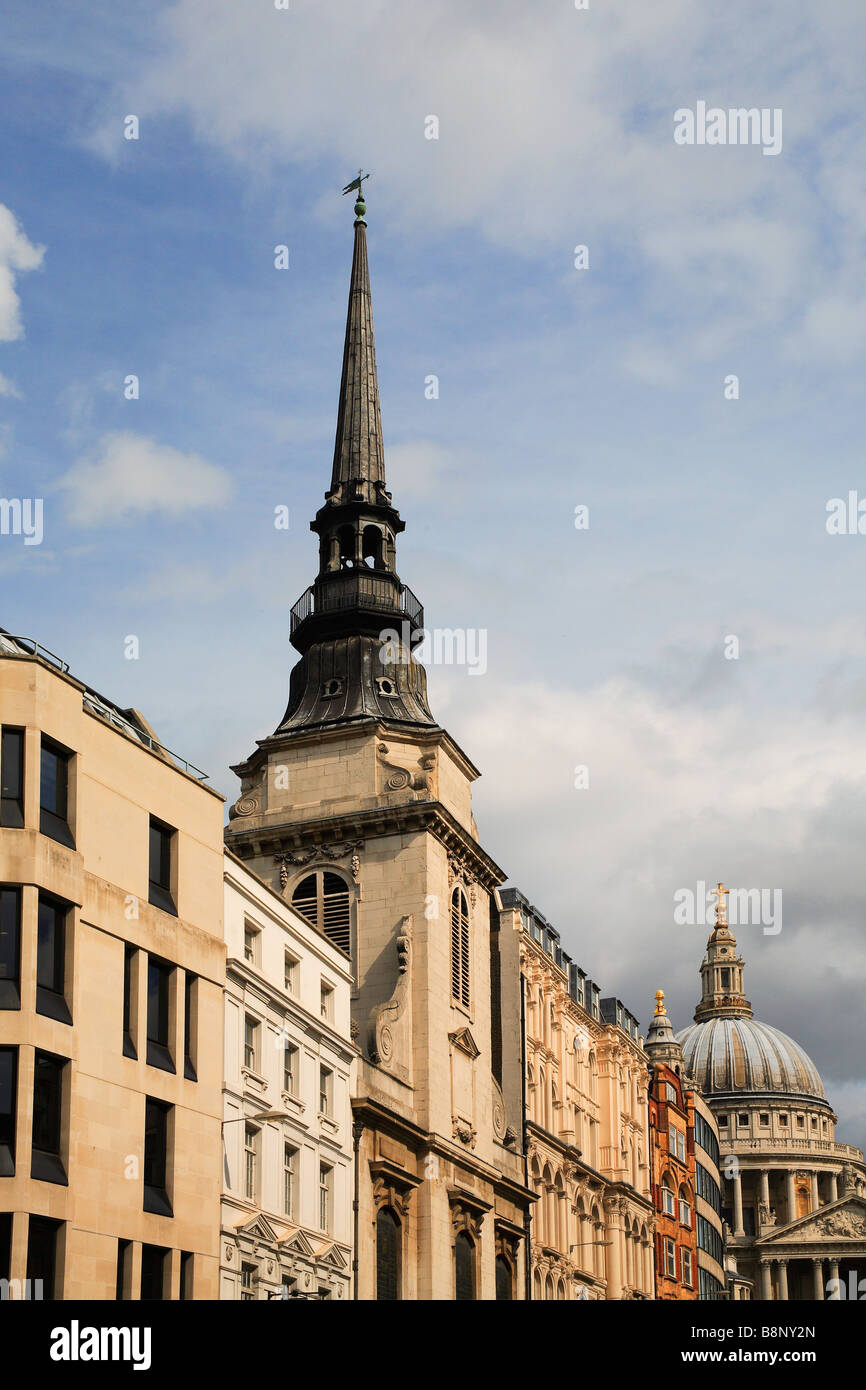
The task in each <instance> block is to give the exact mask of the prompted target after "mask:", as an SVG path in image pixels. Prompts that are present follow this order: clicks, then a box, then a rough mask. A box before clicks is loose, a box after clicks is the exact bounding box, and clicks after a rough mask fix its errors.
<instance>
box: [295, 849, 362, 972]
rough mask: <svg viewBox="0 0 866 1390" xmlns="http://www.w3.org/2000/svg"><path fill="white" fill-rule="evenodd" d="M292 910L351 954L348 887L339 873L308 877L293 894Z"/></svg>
mask: <svg viewBox="0 0 866 1390" xmlns="http://www.w3.org/2000/svg"><path fill="white" fill-rule="evenodd" d="M292 907H294V908H295V910H296V911H297V912H299V913H300V914H301V916H302V917H304V918H305V919H306V920H307V921H308V922H309V923H310V924H311V925H312V926H314V927H316V928H317V929H318V930H319V931H320V932H322V933H323V935H324V936H326V937H327V938H328V940H329V941H331V942H333V944H334V945H335V946H337V947H338V948H339V949H340V950H341V951H344V952H345V954H346V955H347V956H350V955H351V953H352V916H351V906H350V894H349V888H348V885H347V884H346V883H345V882H344V880H343V879H342V878H340V876H339V874H332V873H325V872H322V871H321V870H320V871H319V872H317V873H315V874H308V875H307V877H306V878H305V879H302V880H301V882H300V883H299V884H298V886H297V888H296V889H295V891H294V893H293V894H292Z"/></svg>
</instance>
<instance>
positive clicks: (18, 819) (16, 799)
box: [0, 724, 27, 830]
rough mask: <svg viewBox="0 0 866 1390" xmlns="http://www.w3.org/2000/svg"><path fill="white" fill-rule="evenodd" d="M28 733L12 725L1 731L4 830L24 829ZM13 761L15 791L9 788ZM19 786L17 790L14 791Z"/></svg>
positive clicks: (0, 811)
mask: <svg viewBox="0 0 866 1390" xmlns="http://www.w3.org/2000/svg"><path fill="white" fill-rule="evenodd" d="M26 734H27V731H26V729H22V728H19V727H17V726H16V725H12V724H4V725H3V727H2V729H0V826H2V828H3V829H4V830H23V829H24V787H25V775H26V771H25V770H26V759H27V738H26ZM10 758H11V761H12V771H13V773H14V777H13V790H12V792H11V793H10V792H9V791H8V790H7V788H8V787H9V785H10V783H9V781H7V765H8V763H9V761H10ZM14 784H17V790H15V789H14Z"/></svg>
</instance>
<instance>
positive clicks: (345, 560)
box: [337, 526, 355, 569]
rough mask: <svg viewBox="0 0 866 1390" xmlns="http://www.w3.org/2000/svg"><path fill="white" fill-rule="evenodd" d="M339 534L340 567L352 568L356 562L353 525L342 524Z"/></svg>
mask: <svg viewBox="0 0 866 1390" xmlns="http://www.w3.org/2000/svg"><path fill="white" fill-rule="evenodd" d="M337 535H338V538H339V541H340V569H346V568H351V567H352V566H353V565H354V563H355V532H354V531H353V530H352V528H351V526H341V527H340V529H339V531H338V532H337Z"/></svg>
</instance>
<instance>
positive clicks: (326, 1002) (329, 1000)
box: [322, 980, 334, 1023]
mask: <svg viewBox="0 0 866 1390" xmlns="http://www.w3.org/2000/svg"><path fill="white" fill-rule="evenodd" d="M322 1018H324V1019H326V1020H327V1021H328V1022H329V1023H330V1022H333V1018H334V988H333V985H329V984H328V982H327V980H323V981H322Z"/></svg>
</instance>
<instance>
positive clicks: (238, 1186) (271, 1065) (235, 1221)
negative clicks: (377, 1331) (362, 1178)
mask: <svg viewBox="0 0 866 1390" xmlns="http://www.w3.org/2000/svg"><path fill="white" fill-rule="evenodd" d="M225 891H226V897H225V934H226V950H227V956H228V959H227V962H226V1012H225V1076H226V1086H225V1097H224V1103H225V1109H224V1122H223V1135H224V1142H225V1170H224V1188H223V1200H222V1231H221V1250H220V1297H221V1298H229V1299H241V1300H254V1299H268V1298H280V1297H283V1298H331V1299H343V1300H344V1301H348V1300H349V1298H350V1296H351V1278H352V1194H353V1187H354V1183H353V1175H354V1162H353V1152H352V1112H351V1095H350V1088H351V1072H352V1065H353V1062H354V1061H355V1058H356V1056H357V1051H356V1049H355V1047H354V1046H353V1045H352V1043H351V1041H350V1038H349V1018H350V994H351V986H352V976H351V973H350V970H349V962H348V960H347V958H346V956H345V953H344V952H343V951H342V950H341V949H340V948H339V947H338V946H335V945H334V944H333V942H331V941H330V940H329V939H328V937H326V936H325V935H324V933H323V932H321V931H319V930H318V929H317V927H316V926H315V925H314V924H313V923H312V922H311V921H309V920H307V918H306V917H305V916H302V915H301V913H300V912H297V911H295V910H294V909H293V908H292V907H290V906H289V904H288V903H287V902H286V901H285V899H284V898H283V897H282V895H281V894H280V893H278V892H276V891H275V890H274V889H272V888H269V887H268V886H267V885H266V884H264V883H262V882H261V880H260V879H258V878H257V877H256V875H255V874H254V873H252V871H251V870H250V869H248V868H247V867H246V866H245V865H244V864H243V863H242V862H241V861H240V860H239V859H237V858H235V856H234V855H233V854H231V853H230V852H228V851H227V852H226V856H225Z"/></svg>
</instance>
